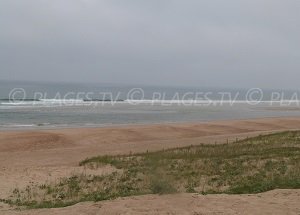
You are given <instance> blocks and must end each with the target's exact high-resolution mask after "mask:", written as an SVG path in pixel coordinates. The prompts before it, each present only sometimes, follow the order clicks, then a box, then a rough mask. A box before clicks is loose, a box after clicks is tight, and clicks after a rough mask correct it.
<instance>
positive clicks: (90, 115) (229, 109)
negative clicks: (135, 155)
mask: <svg viewBox="0 0 300 215" xmlns="http://www.w3.org/2000/svg"><path fill="white" fill-rule="evenodd" d="M297 96H298V92H293V91H282V90H275V91H274V90H273V91H271V90H261V89H259V88H251V89H222V88H208V87H193V88H187V87H162V86H138V85H136V86H130V85H121V84H119V85H116V84H80V83H78V84H77V83H76V84H75V83H38V82H16V81H15V82H13V81H0V129H1V130H10V129H35V128H69V127H102V126H110V125H124V124H149V123H173V122H205V121H212V120H229V119H246V118H260V117H280V116H300V108H299V99H298V97H297Z"/></svg>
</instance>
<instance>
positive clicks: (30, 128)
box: [0, 115, 300, 133]
mask: <svg viewBox="0 0 300 215" xmlns="http://www.w3.org/2000/svg"><path fill="white" fill-rule="evenodd" d="M297 118H300V116H298V115H295V116H270V117H253V118H236V119H219V120H215V119H211V120H202V121H198V120H195V121H194V120H191V121H166V122H153V123H152V122H147V123H123V124H122V123H120V124H95V125H78V126H77V125H75V126H71V125H67V126H61V127H60V126H52V127H51V126H47V125H45V126H44V125H43V126H21V127H11V128H2V127H0V133H3V132H30V131H57V130H69V129H103V128H122V127H139V126H155V125H156V126H163V125H166V126H168V125H188V124H190V125H193V124H196V125H197V124H205V123H218V122H228V121H230V122H234V121H245V120H268V119H297Z"/></svg>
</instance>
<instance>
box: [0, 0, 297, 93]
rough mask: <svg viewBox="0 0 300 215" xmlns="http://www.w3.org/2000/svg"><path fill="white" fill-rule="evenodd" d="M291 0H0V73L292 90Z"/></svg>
mask: <svg viewBox="0 0 300 215" xmlns="http://www.w3.org/2000/svg"><path fill="white" fill-rule="evenodd" d="M299 11H300V1H299V0H251V1H249V0H248V1H244V0H227V1H225V0H205V1H204V0H188V1H183V0H151V1H141V0H107V1H102V0H35V1H34V0H26V1H24V0H0V79H6V80H37V81H68V82H109V83H125V84H126V83H129V84H131V83H133V84H148V85H153V84H155V85H183V86H221V87H265V88H299V86H300V81H299V80H300V13H299Z"/></svg>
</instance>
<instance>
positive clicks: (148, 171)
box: [2, 131, 300, 208]
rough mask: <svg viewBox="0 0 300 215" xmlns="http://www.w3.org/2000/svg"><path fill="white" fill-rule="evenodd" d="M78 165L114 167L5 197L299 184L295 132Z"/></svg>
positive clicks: (40, 203) (110, 195)
mask: <svg viewBox="0 0 300 215" xmlns="http://www.w3.org/2000/svg"><path fill="white" fill-rule="evenodd" d="M80 165H81V166H84V167H85V168H93V169H95V168H101V166H103V165H111V166H113V167H115V171H114V172H113V173H111V174H108V175H101V176H95V175H74V176H71V177H69V178H64V179H61V180H60V181H59V182H58V183H52V184H44V185H40V186H36V185H32V186H28V187H27V188H26V189H25V190H18V189H16V190H14V192H13V194H12V197H11V199H9V200H5V201H6V202H9V203H11V204H13V205H18V206H27V207H29V208H41V207H43V208H49V207H63V206H68V205H71V204H74V203H77V202H81V201H101V200H107V199H114V198H117V197H124V196H132V195H141V194H150V193H155V194H166V193H174V192H197V193H202V194H209V193H228V194H243V193H259V192H265V191H268V190H272V189H276V188H300V132H299V131H293V132H282V133H276V134H271V135H264V136H258V137H254V138H247V139H246V140H241V141H236V142H234V143H229V144H228V143H227V144H221V145H203V144H202V145H198V146H190V147H185V148H176V149H168V150H163V151H158V152H147V153H139V154H132V155H118V156H99V157H93V158H89V159H86V160H84V161H82V162H80ZM2 201H4V200H2Z"/></svg>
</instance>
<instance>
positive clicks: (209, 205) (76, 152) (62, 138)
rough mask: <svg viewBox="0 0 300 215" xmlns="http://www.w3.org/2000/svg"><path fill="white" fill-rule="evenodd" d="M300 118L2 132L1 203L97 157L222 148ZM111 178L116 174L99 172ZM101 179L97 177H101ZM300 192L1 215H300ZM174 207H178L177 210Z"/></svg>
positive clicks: (2, 208) (145, 199) (128, 201)
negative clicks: (15, 191)
mask: <svg viewBox="0 0 300 215" xmlns="http://www.w3.org/2000/svg"><path fill="white" fill-rule="evenodd" d="M299 129H300V118H292V117H290V118H264V119H249V120H231V121H215V122H206V123H178V124H160V125H139V126H137V125H130V126H116V127H106V128H72V129H57V130H27V131H1V132H0V170H1V171H0V182H1V183H0V198H7V197H8V195H9V194H10V193H11V192H12V190H13V189H14V188H16V187H18V188H22V187H25V186H26V185H27V184H29V183H43V182H45V181H53V180H57V179H59V178H61V177H65V176H68V175H70V174H72V173H80V172H83V171H85V170H83V169H82V168H81V167H79V166H78V163H79V162H80V161H81V160H83V159H85V158H87V157H92V156H96V155H105V154H126V153H130V152H144V151H146V150H148V151H154V150H160V149H167V148H173V147H180V146H188V145H197V144H201V143H205V144H218V143H225V142H227V141H229V142H230V141H233V140H236V138H238V139H242V138H246V137H252V136H256V135H259V134H266V133H270V132H276V131H285V130H299ZM97 171H98V172H97V174H102V173H109V172H110V171H112V170H111V169H110V168H107V167H106V168H103V169H100V170H97ZM95 174H96V173H95ZM299 202H300V191H299V190H275V191H270V192H267V193H263V194H256V195H231V196H228V195H207V196H202V195H196V194H176V195H166V196H156V195H147V196H139V197H128V198H122V199H117V200H113V201H105V202H99V203H80V204H77V205H74V206H71V207H67V208H60V209H41V210H34V211H21V212H17V211H14V210H12V209H11V208H9V207H8V205H5V204H3V203H1V204H0V214H69V213H72V214H149V213H150V214H216V213H224V214H255V213H257V212H259V211H260V212H263V213H264V214H283V213H288V214H299V213H300V207H299V204H298V203H299ZM172 205H175V206H174V207H173V206H172Z"/></svg>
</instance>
